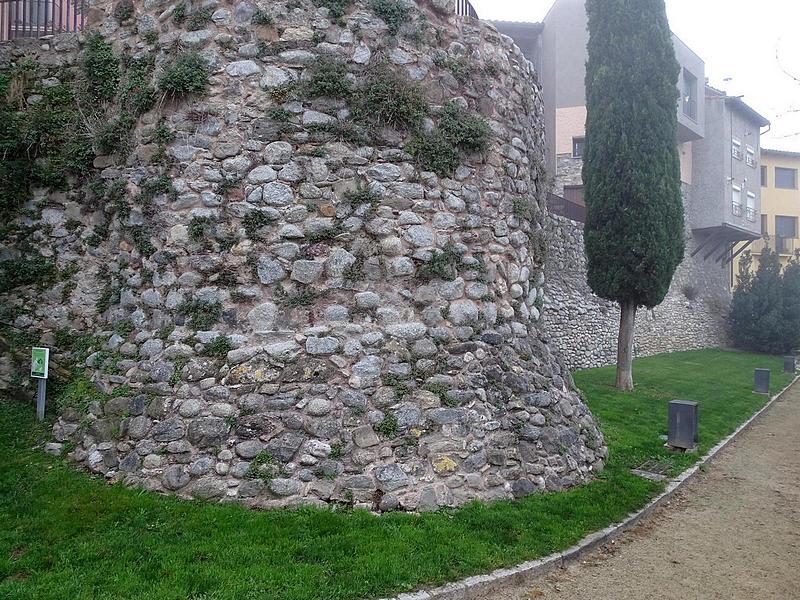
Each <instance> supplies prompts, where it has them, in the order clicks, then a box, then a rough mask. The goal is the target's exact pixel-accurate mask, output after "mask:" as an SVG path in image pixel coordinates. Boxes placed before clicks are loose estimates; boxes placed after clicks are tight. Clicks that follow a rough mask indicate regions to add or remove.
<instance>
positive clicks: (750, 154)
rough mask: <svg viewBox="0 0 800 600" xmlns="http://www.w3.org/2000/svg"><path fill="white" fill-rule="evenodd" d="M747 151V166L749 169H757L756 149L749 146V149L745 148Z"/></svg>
mask: <svg viewBox="0 0 800 600" xmlns="http://www.w3.org/2000/svg"><path fill="white" fill-rule="evenodd" d="M745 151H746V154H745V157H746V162H747V166H748V167H753V168H754V169H755V168H756V149H755V148H753V147H752V146H750V145H748V146H747V148H745Z"/></svg>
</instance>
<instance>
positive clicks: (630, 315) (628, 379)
mask: <svg viewBox="0 0 800 600" xmlns="http://www.w3.org/2000/svg"><path fill="white" fill-rule="evenodd" d="M619 308H620V315H619V338H618V340H617V388H619V389H621V390H623V391H626V392H630V391H633V329H634V326H635V324H636V302H632V301H629V300H628V301H625V302H621V303H620V305H619Z"/></svg>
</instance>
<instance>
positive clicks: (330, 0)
mask: <svg viewBox="0 0 800 600" xmlns="http://www.w3.org/2000/svg"><path fill="white" fill-rule="evenodd" d="M352 3H353V0H314V4H316V5H317V6H324V7H325V8H327V9H328V15H329V16H330V18H331V20H332V21H333V22H334V23H339V24H341V23H342V21H343V17H344V15H345V12H346V11H347V9H348V8H349V7H350V5H351V4H352Z"/></svg>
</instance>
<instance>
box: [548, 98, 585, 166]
mask: <svg viewBox="0 0 800 600" xmlns="http://www.w3.org/2000/svg"><path fill="white" fill-rule="evenodd" d="M585 133H586V107H585V106H570V107H567V108H559V109H556V136H555V137H556V155H557V156H562V155H564V154H569V155H571V154H572V138H573V137H583V136H584V134H585Z"/></svg>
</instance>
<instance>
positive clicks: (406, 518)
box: [0, 351, 790, 600]
mask: <svg viewBox="0 0 800 600" xmlns="http://www.w3.org/2000/svg"><path fill="white" fill-rule="evenodd" d="M755 367H767V368H770V369H772V373H773V378H772V389H773V393H774V392H775V391H777V390H779V389H780V388H782V387H783V386H785V385H786V384H787V383H788V382H789V381H790V378H789V376H787V375H783V374H781V369H782V361H781V359H780V358H776V357H768V356H762V355H753V354H743V353H733V352H722V351H697V352H685V353H678V354H672V355H662V356H658V357H653V358H646V359H638V360H637V361H636V363H635V365H634V369H635V373H634V377H635V381H636V383H637V386H638V387H637V390H636V392H634V393H632V394H622V393H618V392H616V391H614V390H613V389H612V388H611V385H610V384H612V383H613V379H614V371H613V368H604V369H593V370H589V371H583V372H580V373H577V374H576V375H575V380H576V382H577V384H578V385H579V386H580V387H581V389H582V390H583V392H584V393H585V395H586V398H587V401H588V403H589V406H590V408H591V409H592V411H593V412H594V414H595V415H596V416H597V417H598V418H599V420H600V422H601V425H602V429H603V431H604V433H605V435H606V439H607V441H608V443H609V447H610V452H611V454H610V459H609V462H608V466H607V469H606V470H605V471H604V472H603V473H602V475H601V476H600V477H599V478H598V479H597V480H596V481H594V482H593V483H591V484H589V485H586V486H583V487H581V488H578V489H574V490H571V491H568V492H564V493H559V494H550V495H538V496H533V497H529V498H526V499H524V500H522V501H519V502H513V503H512V502H500V503H496V504H492V505H489V506H486V505H481V504H477V503H475V504H472V505H469V506H467V507H464V508H462V509H460V510H452V511H441V512H438V513H434V514H426V515H422V516H415V515H408V514H389V515H384V516H382V517H376V516H373V515H371V514H369V513H366V512H358V511H357V512H352V511H326V510H300V511H275V512H254V511H249V510H246V509H244V508H240V507H238V506H235V505H216V504H203V503H200V502H188V501H183V500H178V499H175V498H167V497H160V496H157V495H155V494H150V493H145V492H140V491H136V490H128V489H125V488H124V487H122V486H120V485H107V484H106V483H104V482H103V481H102V480H99V479H93V478H91V477H89V476H87V475H85V474H83V473H80V472H78V471H75V470H74V469H72V468H71V467H70V466H69V465H68V464H66V463H65V462H64V461H62V460H60V459H56V458H52V457H49V456H46V455H45V454H43V453H42V452H41V450H39V449H38V448H37V447H36V445H37V443H38V442H39V441H41V440H46V439H47V435H48V432H47V430H46V429H45V428H40V427H38V426H36V425H35V424H34V422H33V421H32V415H33V410H32V408H31V407H30V406H23V405H21V404H18V403H13V402H6V401H0V598H2V599H5V598H14V599H31V600H33V599H36V600H43V599H47V598H58V599H63V598H71V599H73V598H87V599H88V598H92V599H100V598H109V599H110V598H113V599H115V600H116V599H122V598H147V599H156V598H175V599H186V598H194V599H196V600H200V599H206V600H211V599H217V598H220V599H221V598H236V599H237V600H238V599H247V598H261V599H269V600H301V599H303V600H307V599H325V600H329V599H337V600H339V599H342V600H343V599H359V598H369V597H378V596H384V595H390V594H393V593H397V592H402V591H408V590H412V589H415V588H418V587H420V586H424V585H430V584H437V583H442V582H445V581H451V580H455V579H458V578H460V577H464V576H468V575H472V574H477V573H482V572H486V571H490V570H492V569H495V568H498V567H502V566H508V565H513V564H516V563H519V562H522V561H524V560H528V559H533V558H536V557H540V556H543V555H546V554H549V553H551V552H553V551H556V550H559V549H563V548H566V547H568V546H570V545H572V544H574V543H575V542H576V541H578V540H579V539H580V538H582V537H583V536H584V535H586V534H587V533H590V532H591V531H594V530H597V529H600V528H603V527H605V526H606V525H608V524H609V523H611V522H614V521H617V520H619V519H621V518H622V517H624V516H625V515H626V514H627V513H629V512H630V511H632V510H634V509H636V508H639V507H641V506H642V505H643V504H645V503H646V502H647V500H648V499H649V498H651V497H652V496H653V495H655V494H656V493H657V492H658V491H659V490H661V489H662V485H661V484H656V483H653V482H649V481H646V480H643V479H640V478H638V477H635V476H633V475H631V474H630V472H629V469H630V468H632V467H635V466H637V465H638V464H640V463H641V462H642V461H644V460H646V459H648V458H660V459H665V460H669V461H671V462H672V464H673V465H674V471H675V472H678V471H680V470H681V469H683V468H684V467H686V466H688V465H689V464H691V462H692V461H693V460H695V459H696V457H693V456H685V455H682V456H676V455H671V454H669V453H668V452H666V451H665V450H664V448H663V447H662V444H663V442H662V441H661V440H660V439H659V437H658V436H659V435H660V434H663V433H666V411H667V402H668V401H669V400H671V399H673V398H681V399H690V400H696V401H698V402H700V423H701V426H700V436H701V450H703V451H705V450H707V449H708V448H710V447H711V446H712V445H714V444H715V443H716V442H718V441H719V440H720V439H721V438H723V437H724V436H726V435H727V434H729V433H731V432H732V431H733V430H734V429H735V428H736V427H737V426H738V425H739V424H740V423H741V422H742V421H744V420H745V419H746V418H747V417H748V416H750V415H751V414H752V413H753V412H755V411H756V410H757V409H758V408H760V407H761V406H763V404H764V403H765V402H766V398H765V397H763V396H757V395H755V394H752V393H751V391H750V390H751V385H752V376H753V369H754V368H755Z"/></svg>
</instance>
